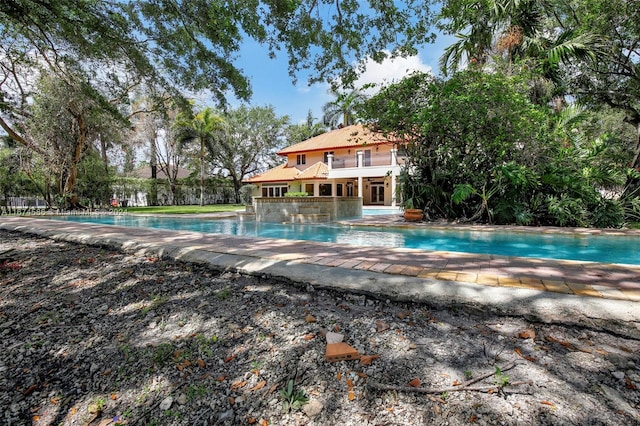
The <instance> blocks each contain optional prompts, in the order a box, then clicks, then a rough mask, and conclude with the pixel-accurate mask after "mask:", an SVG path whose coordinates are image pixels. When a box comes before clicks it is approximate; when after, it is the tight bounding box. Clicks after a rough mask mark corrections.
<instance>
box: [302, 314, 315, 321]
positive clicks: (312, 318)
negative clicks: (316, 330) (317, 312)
mask: <svg viewBox="0 0 640 426" xmlns="http://www.w3.org/2000/svg"><path fill="white" fill-rule="evenodd" d="M304 320H305V321H306V322H308V323H311V322H316V317H314V316H313V315H311V314H309V315H307V316H306V317H304Z"/></svg>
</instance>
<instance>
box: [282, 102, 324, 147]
mask: <svg viewBox="0 0 640 426" xmlns="http://www.w3.org/2000/svg"><path fill="white" fill-rule="evenodd" d="M313 121H314V118H313V115H312V114H311V110H309V112H308V113H307V121H306V122H305V123H302V124H291V125H290V126H289V127H287V129H286V132H285V133H286V144H287V146H290V145H294V144H297V143H299V142H302V141H306V140H307V139H310V138H312V137H314V136H318V135H321V134H323V133H325V132H326V131H327V128H326V127H325V126H323V125H322V124H321V123H314V122H313Z"/></svg>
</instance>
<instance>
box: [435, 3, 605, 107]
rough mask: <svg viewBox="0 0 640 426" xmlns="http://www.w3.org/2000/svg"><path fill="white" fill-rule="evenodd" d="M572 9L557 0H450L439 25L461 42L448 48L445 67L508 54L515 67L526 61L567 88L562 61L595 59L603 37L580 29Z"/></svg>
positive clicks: (442, 61)
mask: <svg viewBox="0 0 640 426" xmlns="http://www.w3.org/2000/svg"><path fill="white" fill-rule="evenodd" d="M571 16H572V10H571V8H570V7H567V6H565V3H564V2H562V1H555V0H544V1H538V0H521V1H513V0H482V1H477V0H449V1H446V2H445V5H444V7H443V8H442V10H441V14H440V19H441V20H440V24H439V27H440V28H441V30H442V31H444V32H445V34H452V35H455V36H456V37H457V38H458V41H457V42H455V43H454V44H452V45H451V46H449V47H447V48H446V49H445V51H444V54H443V55H442V57H441V58H440V68H441V69H442V71H443V73H444V74H445V75H447V74H448V73H449V72H451V71H453V72H455V71H456V70H457V69H458V68H459V67H460V66H461V65H463V64H465V63H467V64H469V65H471V66H478V67H482V66H484V65H485V64H487V63H488V61H490V60H491V59H492V58H493V60H494V62H495V60H496V59H498V58H502V59H503V60H505V61H506V62H507V64H508V69H510V68H511V66H512V65H513V63H514V62H519V61H525V62H527V64H528V67H529V68H531V67H533V68H534V69H535V70H537V73H538V74H539V75H540V76H541V77H543V78H544V79H546V80H548V81H551V82H552V83H553V84H554V85H555V86H556V87H557V88H559V89H560V90H559V91H558V90H556V93H554V94H555V95H564V93H562V83H563V76H562V73H561V69H560V65H561V64H563V63H565V64H567V63H571V61H574V60H580V61H583V60H585V59H589V60H592V59H594V58H595V54H596V51H597V45H596V44H597V38H596V37H595V36H594V34H592V33H591V32H578V31H576V28H575V26H576V25H575V23H574V22H570V17H571Z"/></svg>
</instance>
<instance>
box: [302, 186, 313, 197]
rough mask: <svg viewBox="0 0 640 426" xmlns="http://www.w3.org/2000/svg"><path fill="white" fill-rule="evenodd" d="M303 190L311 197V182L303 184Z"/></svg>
mask: <svg viewBox="0 0 640 426" xmlns="http://www.w3.org/2000/svg"><path fill="white" fill-rule="evenodd" d="M304 192H306V193H307V195H308V196H310V197H312V196H313V184H312V183H307V184H305V185H304Z"/></svg>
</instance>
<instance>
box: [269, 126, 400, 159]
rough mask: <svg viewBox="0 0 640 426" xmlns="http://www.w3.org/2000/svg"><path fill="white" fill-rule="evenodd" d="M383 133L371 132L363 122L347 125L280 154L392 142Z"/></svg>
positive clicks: (289, 147)
mask: <svg viewBox="0 0 640 426" xmlns="http://www.w3.org/2000/svg"><path fill="white" fill-rule="evenodd" d="M390 142H391V141H389V140H388V139H385V138H384V137H383V136H382V135H380V134H377V133H374V132H371V131H370V130H368V129H366V128H365V127H364V126H363V125H361V124H355V125H353V126H346V127H343V128H341V129H337V130H332V131H330V132H327V133H323V134H321V135H318V136H314V137H313V138H311V139H307V140H306V141H302V142H300V143H297V144H295V145H291V146H288V147H286V148H284V149H283V150H281V151H280V152H278V155H287V154H294V153H297V152H308V151H326V150H328V149H337V148H352V147H358V146H362V145H364V144H367V145H380V144H385V143H390Z"/></svg>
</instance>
